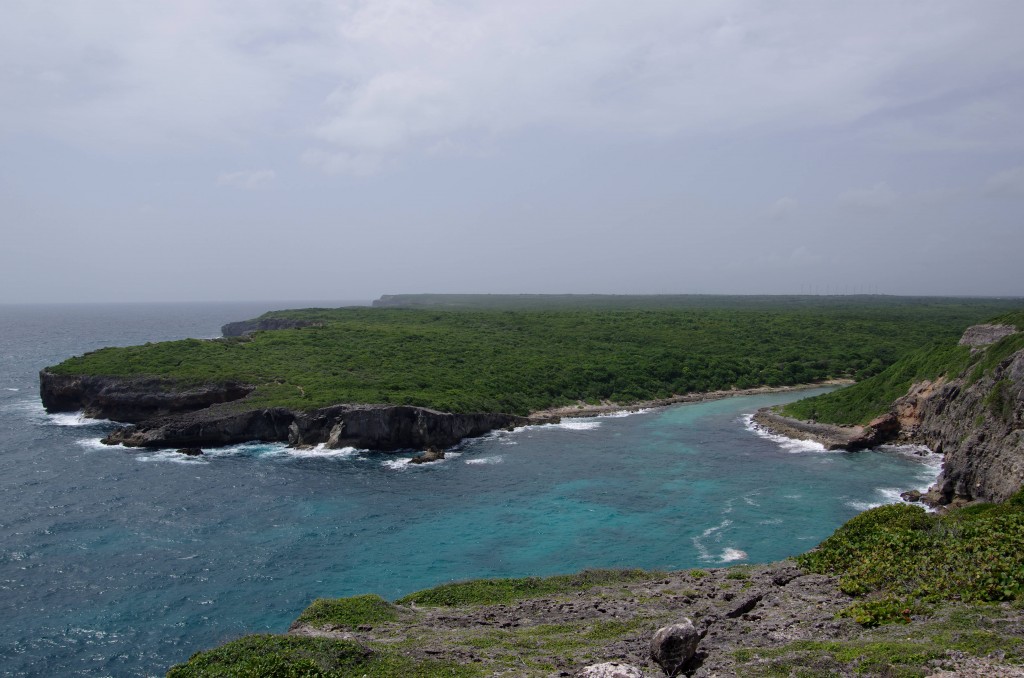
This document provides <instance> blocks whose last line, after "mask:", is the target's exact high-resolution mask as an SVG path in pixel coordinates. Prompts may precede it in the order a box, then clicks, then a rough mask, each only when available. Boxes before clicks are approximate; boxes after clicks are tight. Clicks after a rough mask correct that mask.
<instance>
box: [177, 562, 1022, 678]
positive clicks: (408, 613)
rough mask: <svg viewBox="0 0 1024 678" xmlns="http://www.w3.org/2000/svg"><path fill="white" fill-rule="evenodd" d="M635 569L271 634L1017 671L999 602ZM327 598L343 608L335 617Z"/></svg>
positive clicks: (756, 568)
mask: <svg viewBox="0 0 1024 678" xmlns="http://www.w3.org/2000/svg"><path fill="white" fill-rule="evenodd" d="M631 572H637V571H631ZM623 574H630V571H626V572H624V573H623ZM637 574H638V575H639V576H624V577H622V578H618V579H616V578H615V577H611V578H609V581H607V583H605V584H603V585H599V586H595V587H587V586H580V587H578V588H574V587H567V588H566V589H565V590H564V591H561V592H555V593H551V594H547V595H540V596H530V595H527V596H526V597H523V598H520V599H515V600H509V601H507V602H504V603H490V604H472V603H466V604H457V603H456V604H442V605H437V604H436V603H435V604H422V603H421V604H417V603H416V602H415V600H413V601H408V602H406V601H398V602H397V603H389V602H387V601H385V600H383V599H380V598H377V597H376V596H359V597H356V598H351V599H340V600H337V601H331V600H327V601H322V602H325V603H326V605H323V606H319V605H318V603H314V604H313V605H312V606H311V607H310V608H309V610H307V612H305V613H303V614H302V615H301V616H300V617H299V619H297V620H296V621H295V622H294V623H293V624H292V626H291V628H290V629H289V631H288V633H287V634H286V635H285V636H277V637H276V638H280V639H282V640H284V639H292V640H295V641H299V642H304V641H316V640H324V641H337V642H341V643H345V644H346V647H347V648H351V649H356V650H358V653H359V654H360V655H361V656H365V657H368V658H372V657H374V656H378V655H383V654H387V653H398V654H400V655H401V656H403V657H405V658H407V659H409V660H412V661H413V662H416V664H415V665H418V666H421V667H423V674H422V675H442V673H443V672H442V671H437V672H430V671H429V669H427V668H426V666H427V665H428V664H429V663H431V662H438V663H440V665H441V666H445V665H447V666H468V667H473V671H472V674H473V675H488V676H523V677H527V676H533V677H536V678H556V677H580V678H595V677H598V678H655V677H656V676H665V675H677V676H689V677H692V678H713V677H716V676H722V677H724V676H736V675H749V676H781V675H831V676H858V675H875V676H889V675H920V676H936V677H938V676H955V675H960V676H982V675H985V676H1024V667H1021V666H1020V665H1019V664H1016V663H1014V662H1013V661H1012V660H1011V661H1007V660H1006V659H1005V657H1004V656H1003V655H1001V654H1000V653H999V652H993V651H992V649H991V645H994V646H995V647H1000V646H1001V647H1012V646H1013V644H1014V643H1015V642H1016V641H1017V639H1018V638H1019V637H1020V636H1021V634H1022V633H1024V613H1022V611H1021V609H1020V608H1019V606H1014V605H1012V604H1010V603H1003V604H996V605H987V606H966V605H959V606H957V605H951V606H949V607H946V608H940V609H937V610H934V611H932V612H931V613H929V614H927V615H915V616H911V617H908V618H907V620H906V623H904V624H892V625H888V626H883V627H879V628H874V629H868V628H865V627H863V626H861V625H860V624H858V623H857V622H856V621H855V620H854V619H853V618H851V617H849V616H844V615H843V614H842V613H843V611H844V610H845V609H847V608H848V607H849V606H850V604H851V603H852V602H854V600H855V599H854V598H853V597H851V596H850V595H848V594H846V593H844V592H843V591H842V590H841V588H840V585H839V580H838V578H836V577H832V576H827V575H822V574H813V573H810V572H808V571H806V570H804V569H802V568H800V567H799V566H798V565H797V564H796V563H795V562H794V561H792V560H784V561H781V562H776V563H768V564H764V565H746V566H736V567H730V568H713V569H699V570H682V571H675V572H643V573H637ZM587 575H588V573H586V572H583V573H580V575H578V576H579V577H580V578H581V579H582V580H586V579H587ZM412 597H413V598H414V599H415V594H414V596H412ZM332 608H333V609H335V610H338V611H342V612H341V613H340V614H338V615H336V616H335V618H334V619H331V618H330V617H331V614H330V612H329V610H331V609H332ZM345 610H349V611H352V612H355V614H351V613H346V612H344V611H345ZM318 611H319V612H321V613H322V612H324V611H328V612H327V613H326V614H317V612H318ZM359 612H361V614H360V613H359ZM691 624H692V626H691ZM666 627H667V628H669V629H671V628H679V627H683V628H687V627H688V628H689V629H690V630H691V634H692V636H693V638H692V640H694V641H696V643H695V644H696V647H695V648H692V647H691V648H687V649H688V650H690V649H695V652H694V653H693V654H692V656H690V658H689V659H688V660H685V661H684V663H683V665H682V666H680V667H678V668H677V670H675V671H672V670H671V669H669V668H665V664H664V662H663V661H659V659H663V657H659V656H658V655H659V652H656V650H664V649H665V644H664V643H661V644H660V646H659V643H657V642H656V641H657V639H658V638H659V637H661V636H663V635H664V631H665V630H666ZM971 634H973V635H971ZM982 634H983V635H984V636H985V638H986V640H987V641H988V642H989V643H990V644H991V645H987V646H982V645H981V644H977V646H976V647H975V646H973V645H972V644H971V641H970V640H969V639H970V638H974V637H978V636H979V635H982ZM273 638H275V636H260V637H256V638H254V639H253V644H254V646H258V645H257V644H258V643H260V642H263V641H266V640H270V639H273ZM243 641H244V639H243ZM965 649H967V650H968V652H964V650H965ZM197 656H199V655H197ZM688 656H689V655H688ZM947 672H954V673H947ZM170 675H172V676H175V677H177V676H178V675H182V676H185V675H194V674H191V673H185V672H183V673H181V674H176V673H174V670H173V669H172V672H171V674H170ZM357 675H358V674H357ZM409 675H412V673H411V672H410V674H409ZM416 675H420V674H418V673H417V674H416Z"/></svg>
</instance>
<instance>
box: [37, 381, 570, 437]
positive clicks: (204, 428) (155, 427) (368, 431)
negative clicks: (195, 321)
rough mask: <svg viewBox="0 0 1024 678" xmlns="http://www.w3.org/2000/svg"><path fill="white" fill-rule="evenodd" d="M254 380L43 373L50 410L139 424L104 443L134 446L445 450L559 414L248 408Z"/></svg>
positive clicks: (391, 408)
mask: <svg viewBox="0 0 1024 678" xmlns="http://www.w3.org/2000/svg"><path fill="white" fill-rule="evenodd" d="M253 390H254V387H253V386H251V385H249V384H238V383H226V384H198V385H193V384H180V383H176V382H173V381H169V380H164V379H155V378H137V377H94V376H82V375H61V374H54V373H52V372H49V371H47V370H43V371H42V372H41V373H40V375H39V392H40V395H41V396H42V400H43V406H44V407H45V408H46V410H47V411H48V412H75V411H79V410H80V411H82V412H84V413H85V414H86V416H90V417H96V418H99V419H111V420H113V421H118V422H124V423H128V424H135V425H134V426H123V427H121V428H118V429H116V430H115V431H113V432H112V433H111V434H110V435H109V436H108V437H107V438H106V439H104V442H107V443H109V444H112V445H113V444H123V445H127V446H129V447H180V448H185V447H220V446H224V445H235V444H238V443H244V442H252V441H264V442H287V443H289V444H291V445H318V444H321V443H323V444H325V445H326V446H327V447H331V448H340V447H348V446H351V447H359V448H363V449H372V450H398V449H417V450H424V449H427V448H431V447H434V448H440V449H444V448H447V447H451V446H452V445H455V444H456V443H458V442H459V441H460V440H462V439H463V438H472V437H475V436H480V435H483V434H485V433H487V432H489V431H493V430H495V429H499V428H508V427H512V426H523V425H526V424H529V423H539V422H541V421H556V420H557V418H552V419H542V420H541V419H530V418H527V417H518V416H514V415H509V414H492V413H469V414H452V413H450V412H438V411H436V410H431V409H427V408H423V407H412V406H407V405H335V406H332V407H326V408H322V409H319V410H316V411H314V412H301V411H293V410H288V409H285V408H280V407H275V408H255V407H251V406H248V407H247V406H246V403H245V400H244V399H245V397H246V396H247V395H249V394H250V393H251V392H252V391H253Z"/></svg>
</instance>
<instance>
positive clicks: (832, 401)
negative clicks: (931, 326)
mask: <svg viewBox="0 0 1024 678" xmlns="http://www.w3.org/2000/svg"><path fill="white" fill-rule="evenodd" d="M970 360H971V352H970V350H969V349H968V348H967V347H966V346H949V345H946V346H935V347H933V348H929V349H923V350H920V351H916V352H914V353H911V354H910V355H908V356H905V357H903V358H901V359H900V360H898V361H896V363H894V364H893V365H891V366H889V367H888V368H887V369H886V370H885V371H883V372H882V373H881V374H877V375H875V376H873V377H870V378H868V379H865V380H864V381H861V382H858V383H856V384H854V385H852V386H847V387H846V388H842V389H839V390H838V391H833V392H832V393H824V394H822V395H820V396H815V397H813V398H804V399H803V400H798V401H796V402H792V403H789V404H787V405H784V406H783V407H782V408H780V410H779V411H780V412H782V414H784V415H786V416H787V417H793V418H795V419H806V420H814V421H820V422H824V423H828V424H840V425H852V424H866V423H868V422H869V421H871V420H872V419H874V418H875V417H877V416H878V415H880V414H882V413H884V412H887V411H889V407H890V406H891V405H892V402H893V401H894V400H896V399H897V398H899V397H901V396H903V395H906V393H907V390H908V389H909V388H910V386H911V385H912V384H914V383H915V382H919V381H924V380H926V379H928V380H933V379H936V378H938V377H940V376H943V375H949V376H956V375H958V374H960V372H962V371H963V370H964V369H965V368H966V367H967V366H968V365H969V364H970Z"/></svg>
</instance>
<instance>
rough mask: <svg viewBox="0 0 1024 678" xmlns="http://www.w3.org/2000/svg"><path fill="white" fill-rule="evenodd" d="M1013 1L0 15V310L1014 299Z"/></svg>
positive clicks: (1016, 121) (83, 6) (1023, 291)
mask: <svg viewBox="0 0 1024 678" xmlns="http://www.w3.org/2000/svg"><path fill="white" fill-rule="evenodd" d="M1022 26H1024V3H1022V2H1020V0H962V1H951V0H902V1H899V2H894V1H893V0H885V1H875V0H858V1H857V2H839V1H838V0H837V1H835V2H832V1H823V0H773V1H772V2H764V1H763V0H761V1H743V0H685V1H683V0H665V1H661V0H651V1H649V2H630V3H626V2H621V1H616V2H611V1H608V0H586V1H584V0H557V1H555V2H551V1H550V0H546V1H543V2H541V1H537V0H516V1H515V2H494V1H493V0H492V1H487V2H484V1H480V0H447V1H443V0H437V1H431V0H368V1H366V2H357V1H352V2H327V1H318V0H293V1H290V2H285V1H283V0H247V1H246V2H244V3H239V2H228V1H226V0H224V1H217V0H175V1H174V2H164V1H160V2H156V1H154V2H149V1H145V0H119V1H118V0H92V1H84V0H46V1H45V2H41V1H40V0H4V2H3V4H2V8H0V104H2V105H0V220H2V222H0V223H2V224H3V232H2V233H3V239H2V245H0V302H33V301H61V302H66V301H191V300H244V299H266V300H276V299H281V300H285V299H300V298H306V299H308V298H318V299H332V298H333V299H369V298H373V297H376V296H378V295H380V294H385V293H397V292H427V291H429V292H492V293H497V292H532V293H536V292H581V293H582V292H602V293H662V292H664V293H690V292H694V293H800V292H802V291H803V292H806V291H815V290H816V291H820V292H825V291H837V292H861V291H867V292H882V293H889V294H958V295H959V294H963V295H1013V296H1022V295H1024V265H1022V261H1024V39H1022V38H1021V27H1022Z"/></svg>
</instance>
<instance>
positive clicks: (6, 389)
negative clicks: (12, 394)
mask: <svg viewBox="0 0 1024 678" xmlns="http://www.w3.org/2000/svg"><path fill="white" fill-rule="evenodd" d="M4 390H5V391H20V390H21V389H20V388H11V387H9V386H8V387H7V388H5V389H4Z"/></svg>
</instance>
